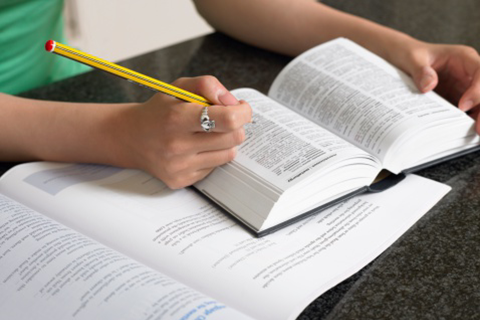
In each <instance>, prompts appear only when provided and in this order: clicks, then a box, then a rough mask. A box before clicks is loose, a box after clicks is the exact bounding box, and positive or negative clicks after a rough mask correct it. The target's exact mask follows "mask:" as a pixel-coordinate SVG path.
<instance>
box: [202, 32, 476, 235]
mask: <svg viewBox="0 0 480 320" xmlns="http://www.w3.org/2000/svg"><path fill="white" fill-rule="evenodd" d="M233 93H234V94H235V95H236V96H237V97H238V98H239V99H244V100H246V101H248V102H249V103H250V104H251V106H252V108H253V112H254V121H255V123H254V124H249V125H247V128H246V135H247V139H246V141H245V142H244V143H243V144H242V145H241V146H240V147H239V148H238V155H237V157H236V158H235V160H234V161H232V162H230V163H228V164H226V165H224V166H221V167H219V168H217V169H215V170H214V172H213V173H212V174H210V175H209V176H208V177H207V178H206V179H204V180H202V181H200V182H199V183H197V184H195V187H196V188H198V189H199V190H200V191H201V192H203V193H204V194H206V195H207V196H208V197H209V198H211V199H212V200H213V201H215V202H216V203H218V204H219V205H220V206H222V207H223V208H224V209H225V210H227V211H229V212H230V213H231V214H232V215H234V216H235V217H236V218H237V219H238V220H239V221H241V222H242V223H244V224H245V225H246V226H247V227H248V228H250V229H251V230H252V231H253V232H255V233H256V234H257V235H259V236H261V235H264V234H267V233H269V232H272V231H274V230H277V229H279V228H281V227H283V226H285V225H288V224H290V223H292V222H295V221H297V220H299V219H300V218H304V217H305V216H308V215H309V214H312V213H315V212H318V211H320V210H322V209H324V208H325V207H327V206H329V205H332V204H334V203H338V202H340V201H342V200H344V199H346V198H349V197H351V196H353V195H355V194H359V193H363V192H365V191H369V190H370V189H372V188H373V189H375V190H376V191H379V190H382V189H385V188H388V187H390V186H392V185H394V184H395V183H397V182H398V181H400V180H401V179H402V178H403V176H404V175H405V174H407V173H411V172H414V171H416V170H418V169H420V168H424V167H426V166H429V165H432V164H433V163H438V162H441V161H445V160H447V159H450V158H452V157H457V156H460V155H462V154H465V153H468V152H472V151H474V150H478V146H479V142H480V139H479V137H478V135H477V134H476V132H475V126H474V121H473V120H472V119H471V118H470V117H469V116H468V115H466V114H465V113H464V112H462V111H460V110H459V109H457V108H456V107H455V106H453V105H451V104H450V103H449V102H447V101H446V100H444V99H443V98H441V97H440V96H438V95H437V94H436V93H434V92H430V93H427V94H421V93H420V92H419V91H418V90H417V89H416V88H415V85H414V83H413V82H412V80H411V79H410V78H409V77H408V76H406V75H405V74H404V73H403V72H402V71H400V70H398V69H396V68H395V67H393V66H392V65H390V64H388V63H387V62H386V61H385V60H383V59H381V58H380V57H378V56H376V55H374V54H373V53H371V52H369V51H367V50H366V49H364V48H362V47H360V46H358V45H357V44H355V43H353V42H351V41H349V40H347V39H336V40H333V41H331V42H328V43H325V44H322V45H319V46H317V47H315V48H313V49H310V50H309V51H307V52H305V53H303V54H302V55H300V56H299V57H297V58H295V59H294V60H293V61H292V62H291V63H290V64H288V65H287V66H286V67H285V68H284V69H283V70H282V71H281V72H280V74H279V75H278V76H277V78H276V79H275V81H274V83H273V84H272V86H271V88H270V91H269V93H268V97H267V96H265V95H263V94H261V93H259V92H257V91H255V90H253V89H238V90H234V91H233ZM382 170H384V171H385V170H387V171H388V172H391V173H393V174H395V175H391V176H390V177H389V178H388V179H387V180H385V181H383V182H382V184H381V185H372V184H373V182H374V181H375V179H376V178H377V177H378V175H379V173H380V172H381V171H382ZM384 171H382V172H384Z"/></svg>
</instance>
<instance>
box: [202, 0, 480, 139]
mask: <svg viewBox="0 0 480 320" xmlns="http://www.w3.org/2000/svg"><path fill="white" fill-rule="evenodd" d="M194 2H195V5H196V7H197V10H198V11H199V13H200V14H201V15H202V16H203V17H204V18H205V19H206V20H207V21H208V22H209V23H210V24H211V25H212V26H213V27H214V28H215V29H217V30H219V31H221V32H224V33H226V34H229V35H230V36H232V37H234V38H237V39H239V40H241V41H244V42H247V43H249V44H252V45H255V46H259V47H262V48H264V49H268V50H272V51H276V52H279V53H283V54H288V55H297V54H299V53H301V52H303V51H305V50H307V49H309V48H311V47H313V46H315V45H318V44H320V43H323V42H325V41H328V40H331V39H334V38H337V37H345V38H349V39H351V40H353V41H355V42H356V43H358V44H360V45H362V46H363V47H365V48H367V49H369V50H370V51H372V52H374V53H376V54H377V55H379V56H381V57H383V58H384V59H386V60H388V61H389V62H391V63H392V64H394V65H396V66H397V67H399V68H401V69H402V70H404V71H405V72H406V73H408V74H410V75H411V76H412V77H413V79H414V81H415V83H416V85H417V87H418V88H419V89H420V90H421V91H422V92H427V91H429V90H432V89H434V88H435V89H436V90H437V91H438V92H440V93H441V94H442V95H443V96H445V97H446V98H448V99H449V100H450V101H452V102H453V103H456V104H458V105H459V107H460V109H462V110H464V111H468V110H471V112H472V113H473V115H474V116H475V118H477V117H478V116H480V115H479V112H478V109H480V108H476V110H472V109H474V108H475V107H478V106H479V105H480V57H479V55H478V53H477V52H476V50H474V49H473V48H470V47H467V46H460V45H439V44H431V43H426V42H422V41H419V40H416V39H414V38H412V37H410V36H408V35H406V34H404V33H402V32H399V31H396V30H393V29H390V28H387V27H384V26H381V25H379V24H376V23H374V22H371V21H369V20H366V19H363V18H360V17H356V16H353V15H350V14H347V13H344V12H341V11H338V10H335V9H333V8H330V7H328V6H326V5H324V4H321V3H318V2H316V1H312V0H228V1H225V0H194ZM477 131H478V132H480V122H477Z"/></svg>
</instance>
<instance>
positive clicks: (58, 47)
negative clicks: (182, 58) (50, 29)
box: [45, 40, 212, 106]
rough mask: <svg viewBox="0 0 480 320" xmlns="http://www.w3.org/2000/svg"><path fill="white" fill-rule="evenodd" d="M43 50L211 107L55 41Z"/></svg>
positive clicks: (156, 81) (192, 97)
mask: <svg viewBox="0 0 480 320" xmlns="http://www.w3.org/2000/svg"><path fill="white" fill-rule="evenodd" d="M45 49H46V50H47V51H49V52H53V53H56V54H58V55H61V56H63V57H66V58H69V59H72V60H75V61H77V62H81V63H83V64H86V65H88V66H90V67H94V68H97V69H100V70H103V71H106V72H108V73H111V74H114V75H116V76H119V77H121V78H124V79H126V80H129V81H133V82H135V83H138V84H140V85H144V86H146V87H148V88H151V89H153V90H156V91H159V92H162V93H166V94H168V95H171V96H173V97H175V98H177V99H180V100H183V101H186V102H191V103H196V104H200V105H202V106H210V105H212V103H211V102H209V101H208V100H207V99H205V98H204V97H202V96H199V95H196V94H194V93H191V92H188V91H185V90H183V89H180V88H178V87H175V86H172V85H170V84H168V83H166V82H162V81H160V80H157V79H154V78H151V77H149V76H146V75H144V74H141V73H138V72H135V71H133V70H130V69H128V68H125V67H122V66H119V65H118V64H115V63H112V62H109V61H106V60H103V59H100V58H97V57H94V56H92V55H89V54H88V53H85V52H82V51H80V50H77V49H74V48H72V47H69V46H67V45H64V44H61V43H58V42H56V41H53V40H48V41H47V43H46V44H45Z"/></svg>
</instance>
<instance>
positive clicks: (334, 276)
mask: <svg viewBox="0 0 480 320" xmlns="http://www.w3.org/2000/svg"><path fill="white" fill-rule="evenodd" d="M77 166H78V165H61V164H49V163H32V164H28V165H23V166H20V167H16V168H14V169H13V170H11V171H9V172H8V173H7V174H6V176H4V177H3V178H2V179H1V180H0V191H2V192H7V191H8V192H9V193H10V194H11V195H12V196H15V197H16V198H17V199H18V200H19V201H22V202H29V203H30V205H32V206H33V205H34V206H35V208H36V209H37V210H38V211H40V212H44V214H48V215H49V216H50V217H52V218H53V219H55V220H61V221H63V222H64V224H66V225H69V226H71V227H73V228H75V229H78V230H81V231H82V233H85V234H86V235H88V236H90V237H92V238H94V239H96V240H97V241H99V242H102V243H105V244H107V245H108V246H109V247H112V248H114V249H116V250H117V251H120V252H123V253H124V254H126V255H128V256H130V257H132V258H134V259H135V260H137V261H140V262H142V263H143V264H145V265H147V266H149V267H151V268H153V269H155V270H159V271H161V272H162V273H163V274H165V275H167V276H169V277H171V278H173V279H176V280H177V281H179V282H182V283H186V284H188V285H189V286H191V287H192V288H194V289H196V290H198V291H200V292H204V293H205V294H207V295H208V296H211V297H213V298H214V299H216V300H218V301H222V302H223V303H225V304H226V305H228V306H231V307H233V308H234V309H236V310H240V311H241V312H243V313H246V314H248V315H249V316H251V317H252V318H254V319H271V320H279V319H295V317H296V316H298V314H299V313H300V312H301V311H302V310H303V309H304V308H305V307H306V306H307V305H308V304H309V303H310V302H311V301H312V300H313V299H315V298H316V297H317V296H319V295H320V294H322V293H323V292H325V291H326V290H328V289H329V288H331V287H333V286H334V285H335V284H337V283H339V282H340V281H342V280H344V279H345V278H347V277H349V276H350V275H352V274H354V273H355V272H357V271H358V270H360V269H361V268H362V267H364V266H365V265H366V264H368V263H369V262H370V261H372V260H373V259H374V258H375V257H377V256H378V255H379V254H380V253H381V252H383V251H384V250H385V249H386V248H388V246H390V245H391V244H392V243H393V242H394V241H395V240H396V239H397V238H398V237H399V236H400V235H401V234H403V233H404V232H405V231H406V230H407V229H408V228H410V227H411V226H412V225H413V224H414V223H415V221H417V220H418V219H419V218H420V217H421V216H422V215H423V214H424V213H426V212H427V211H428V210H429V209H430V208H431V207H432V206H433V205H434V204H435V203H436V202H437V201H439V200H440V198H441V197H442V196H444V195H445V194H446V193H447V192H448V190H449V187H448V186H445V185H443V184H440V183H437V182H434V181H431V180H428V179H424V178H421V177H417V176H414V175H410V176H408V177H407V178H406V179H405V180H404V181H402V182H401V183H399V184H398V185H396V186H395V187H393V188H390V189H388V190H386V191H384V192H382V193H377V194H367V195H363V196H360V197H356V198H353V199H350V200H348V201H346V202H344V203H342V204H340V205H337V206H335V207H332V208H330V209H328V210H326V211H323V212H322V213H320V214H318V215H316V216H312V217H310V218H308V219H306V220H304V221H302V222H300V223H298V224H295V225H292V226H291V227H288V228H286V229H284V230H281V231H278V232H277V233H275V234H272V235H269V236H266V237H264V238H255V237H253V236H252V235H251V234H250V233H248V232H247V231H245V230H244V229H242V228H241V227H240V226H239V225H238V224H237V223H236V222H235V221H233V220H231V219H230V217H229V216H228V215H225V214H224V213H223V212H222V211H220V210H219V209H218V208H217V207H215V206H214V205H212V204H211V203H209V202H207V201H206V200H205V199H204V198H203V197H201V196H199V195H198V194H197V193H195V192H192V190H190V189H183V190H177V191H171V190H169V189H168V188H166V187H165V185H164V184H163V183H161V182H160V181H158V180H156V179H154V178H152V177H151V176H149V175H147V174H145V173H143V172H140V171H135V170H121V171H119V172H115V173H112V172H110V173H109V176H106V175H102V174H99V176H101V177H102V178H99V179H98V180H93V179H91V175H90V179H88V181H86V180H85V177H84V175H82V174H81V172H82V171H85V170H84V169H83V170H80V169H79V168H78V167H77ZM100 169H102V168H100ZM100 169H99V168H97V170H96V171H97V174H98V170H100ZM103 169H104V170H109V169H108V168H105V167H103ZM91 171H95V169H94V168H92V169H91ZM100 171H101V170H100ZM75 172H77V175H76V177H75V174H74V173H75ZM67 173H68V174H67ZM66 180H68V183H67V182H66ZM51 190H56V191H55V192H51ZM405 199H408V201H405Z"/></svg>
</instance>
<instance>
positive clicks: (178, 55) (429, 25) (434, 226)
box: [0, 0, 480, 320]
mask: <svg viewBox="0 0 480 320" xmlns="http://www.w3.org/2000/svg"><path fill="white" fill-rule="evenodd" d="M324 2H326V3H328V4H331V5H332V6H336V7H338V8H340V9H343V10H346V11H350V12H352V13H355V14H359V15H363V16H366V17H369V18H371V19H373V20H375V21H378V22H381V23H383V24H388V25H391V26H392V27H395V28H398V29H401V30H404V31H406V32H409V33H410V34H412V35H414V36H416V37H418V38H420V39H423V40H428V41H436V42H455V43H464V44H468V45H471V46H474V47H475V48H476V49H477V50H479V51H480V38H479V37H478V32H479V31H480V1H478V0H462V1H458V0H457V1H454V0H443V1H440V0H428V1H427V0H424V1H413V0H403V1H383V2H382V1H380V0H364V1H361V2H360V1H357V2H356V1H351V0H350V1H346V0H345V1H343V0H332V1H324ZM288 61H290V58H289V57H285V56H281V55H277V54H274V53H271V52H267V51H263V50H261V49H257V48H253V47H250V46H247V45H245V44H242V43H240V42H237V41H235V40H233V39H231V38H229V37H227V36H225V35H222V34H219V33H214V34H211V35H208V36H205V37H200V38H196V39H193V40H191V41H187V42H184V43H181V44H178V45H175V46H172V47H168V48H164V49H161V50H158V51H154V52H150V53H147V54H144V55H142V56H139V57H135V58H132V59H128V60H126V61H123V62H121V63H120V64H122V65H124V66H126V67H129V68H132V69H134V70H137V71H139V72H141V73H145V74H147V75H150V76H152V77H156V78H158V79H161V80H163V81H166V82H171V81H173V80H175V79H176V78H178V77H182V76H197V75H202V74H212V75H214V76H216V77H218V78H219V79H220V80H221V81H222V82H223V83H224V84H225V85H226V86H227V88H230V89H233V88H238V87H252V88H256V89H257V90H259V91H261V92H264V93H266V92H267V90H268V88H269V86H270V84H271V83H272V81H273V79H274V78H275V76H276V75H277V74H278V72H279V71H280V70H281V69H282V67H283V66H285V64H286V63H287V62H288ZM152 94H153V93H152V92H151V91H149V90H147V89H144V88H141V87H138V86H134V85H132V84H130V83H128V82H126V81H124V80H121V79H118V78H115V77H113V76H110V75H107V74H105V73H102V72H99V71H92V72H88V73H86V74H83V75H79V76H77V77H73V78H70V79H67V80H64V81H61V82H57V83H54V84H52V85H49V86H46V87H43V88H39V89H37V90H33V91H30V92H26V93H24V94H23V96H25V97H30V98H36V99H50V100H61V101H79V102H129V101H144V100H146V99H148V98H149V97H150V96H151V95H152ZM479 155H480V153H478V152H477V153H473V154H470V155H467V156H464V157H462V158H459V159H456V160H452V161H449V162H448V163H443V164H440V165H437V166H435V167H431V168H429V169H426V170H423V171H421V172H419V174H420V175H422V176H425V177H428V178H431V179H434V180H437V181H440V182H443V183H446V184H448V185H450V186H451V187H452V188H453V189H452V191H451V192H450V193H449V194H448V195H447V196H446V197H445V198H444V199H443V200H441V201H440V202H439V203H438V204H437V205H436V206H435V207H434V208H433V209H432V210H431V211H430V212H428V213H427V214H426V215H425V216H424V217H423V218H422V219H421V220H420V221H419V222H418V223H416V224H415V225H414V226H413V227H412V228H411V229H410V230H409V231H408V232H407V233H406V234H404V235H403V236H402V237H401V238H400V239H399V240H398V241H397V242H396V243H395V244H394V245H393V246H391V247H390V248H389V249H388V250H387V251H386V252H384V253H383V254H382V255H381V256H380V257H379V258H377V259H376V260H374V261H373V262H372V263H370V264H369V265H368V266H367V267H365V268H364V269H362V270H361V271H360V272H358V273H357V274H355V275H354V276H352V277H351V278H349V279H347V280H346V281H344V282H342V283H341V284H339V285H338V286H336V287H334V288H332V289H331V290H330V291H328V292H327V293H325V294H323V295H322V296H321V297H319V298H318V299H316V300H315V301H314V302H313V303H312V304H311V305H310V306H309V307H308V308H307V309H305V311H304V312H303V313H302V314H301V315H300V317H299V319H302V320H305V319H452V318H458V319H480V195H479V191H478V190H480V157H479ZM11 165H12V164H2V167H1V168H0V170H5V169H6V168H7V167H8V166H11ZM0 173H1V171H0Z"/></svg>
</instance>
